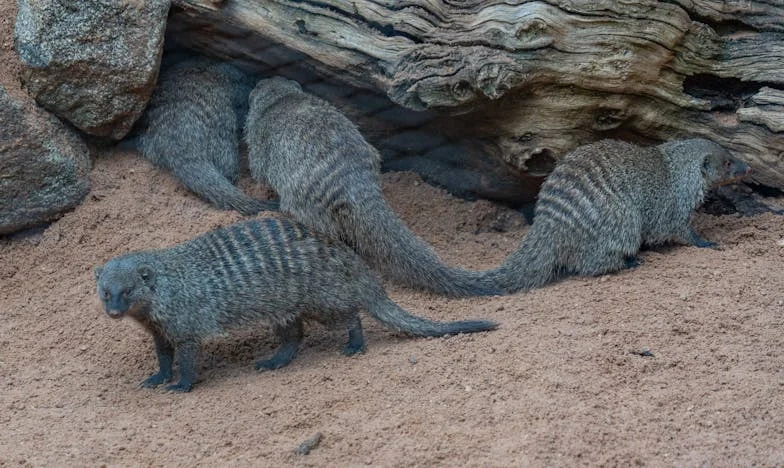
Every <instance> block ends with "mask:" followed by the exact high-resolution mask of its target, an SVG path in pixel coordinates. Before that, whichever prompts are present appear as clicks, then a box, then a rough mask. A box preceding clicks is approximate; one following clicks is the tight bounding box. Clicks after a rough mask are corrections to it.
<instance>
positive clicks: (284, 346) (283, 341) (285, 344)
mask: <svg viewBox="0 0 784 468" xmlns="http://www.w3.org/2000/svg"><path fill="white" fill-rule="evenodd" d="M275 334H277V335H278V338H279V339H280V346H278V349H276V350H275V353H273V354H272V356H270V357H269V358H267V359H260V360H258V361H256V369H257V370H262V369H266V370H275V369H280V368H281V367H285V366H287V365H288V364H289V363H290V362H291V360H292V359H294V357H295V356H296V355H297V351H299V345H300V344H301V343H302V336H303V333H302V320H301V319H296V320H294V321H293V322H291V323H289V324H287V325H285V326H280V325H278V326H276V327H275Z"/></svg>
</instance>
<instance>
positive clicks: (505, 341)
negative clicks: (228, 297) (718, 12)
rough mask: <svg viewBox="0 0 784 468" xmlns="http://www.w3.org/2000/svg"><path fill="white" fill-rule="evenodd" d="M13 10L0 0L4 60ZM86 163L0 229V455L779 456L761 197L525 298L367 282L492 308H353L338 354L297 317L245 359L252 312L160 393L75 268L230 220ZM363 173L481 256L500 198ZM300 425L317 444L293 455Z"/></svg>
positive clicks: (421, 225) (191, 199) (783, 401)
mask: <svg viewBox="0 0 784 468" xmlns="http://www.w3.org/2000/svg"><path fill="white" fill-rule="evenodd" d="M14 10H15V6H14V5H13V2H10V1H8V0H2V2H1V4H0V17H2V18H3V19H2V20H0V21H1V22H0V26H2V37H0V40H1V41H2V47H3V50H2V53H3V56H4V57H7V53H8V51H9V50H10V49H9V47H10V41H9V38H10V29H9V28H10V24H11V23H12V22H11V21H9V20H8V19H7V18H8V15H10V17H12V16H13V14H14ZM6 63H8V62H6ZM17 71H18V68H17V67H16V65H15V64H13V63H11V64H10V66H9V67H7V68H5V69H4V70H2V71H0V78H2V80H3V83H4V84H6V85H8V83H9V82H11V81H14V79H15V78H14V76H13V75H14V74H15V73H17ZM91 179H92V184H93V190H92V192H91V193H90V195H88V197H87V199H86V200H85V202H84V204H83V205H82V206H80V207H79V208H78V209H76V210H75V211H74V212H72V213H69V214H66V215H65V216H64V217H63V218H62V219H60V220H59V221H57V222H55V223H54V224H52V225H51V226H49V227H48V228H46V229H45V230H40V231H38V232H34V233H29V234H27V235H25V236H15V237H12V238H5V239H0V426H2V430H0V465H3V466H5V465H7V466H15V465H34V466H43V465H58V466H61V465H69V466H96V465H102V464H107V465H130V464H133V465H166V466H182V465H194V464H200V465H223V464H225V463H232V464H235V465H240V464H242V465H250V464H252V465H267V466H281V465H305V466H357V465H380V466H393V465H394V466H413V465H419V466H424V465H447V466H448V465H452V466H453V465H456V464H461V465H471V466H509V465H539V466H543V465H550V466H552V465H564V464H566V465H575V464H591V465H596V464H611V465H624V466H628V465H632V464H643V465H654V466H662V465H680V466H683V465H687V466H695V465H702V464H709V465H717V466H722V465H754V464H756V465H782V464H784V351H782V346H781V342H782V331H784V288H783V287H782V286H783V285H784V272H783V271H782V265H783V264H784V263H783V262H784V247H782V246H781V245H780V244H779V242H780V241H781V240H782V238H784V223H783V222H782V221H784V220H783V219H782V218H781V217H776V216H773V215H764V216H759V217H755V218H739V217H734V216H724V217H712V216H708V215H700V216H698V218H697V227H698V231H699V232H701V233H702V234H703V235H704V236H705V237H706V238H708V239H711V240H715V241H718V242H720V243H721V249H719V250H710V249H697V248H692V247H672V248H666V249H661V250H658V251H652V252H646V253H644V254H643V255H642V260H643V262H644V263H643V265H642V266H641V267H639V268H637V269H635V270H633V271H627V272H623V273H620V274H615V275H609V276H604V277H599V278H573V279H569V280H566V281H562V282H560V283H556V284H554V285H551V286H548V287H545V288H542V289H539V290H536V291H533V292H530V293H528V294H521V295H515V296H509V297H501V298H483V299H470V300H452V299H445V298H440V297H435V296H431V295H427V294H421V293H414V292H411V291H408V290H405V289H402V288H397V287H393V286H390V288H389V291H390V294H391V296H392V298H393V299H394V300H396V301H397V302H399V303H400V304H401V305H403V306H404V307H405V308H407V309H408V310H410V311H412V312H414V313H416V314H420V315H425V316H428V317H431V318H435V319H441V320H454V319H461V318H491V319H493V320H497V321H499V322H500V323H501V328H500V329H498V330H497V331H494V332H490V333H483V334H476V335H469V336H456V337H448V338H443V339H413V338H408V337H404V336H400V335H396V334H393V333H391V332H389V331H387V330H385V329H383V328H382V327H380V326H379V325H378V324H376V323H375V322H373V321H372V320H371V319H369V318H366V319H365V324H366V335H367V341H368V350H367V352H366V353H365V354H364V355H360V356H356V357H352V358H346V357H343V356H342V355H340V353H339V350H340V347H341V346H342V344H343V342H344V340H345V336H344V334H342V333H334V332H330V331H326V330H324V329H322V328H320V327H318V326H312V327H309V328H308V329H307V338H306V341H305V345H304V347H303V349H302V352H301V354H300V355H299V357H298V358H297V359H296V360H295V361H294V362H293V363H292V364H291V365H290V366H289V367H287V368H284V369H281V370H278V371H274V372H264V373H260V372H257V371H255V370H254V369H253V361H254V359H256V358H258V357H260V356H263V355H266V354H268V353H270V352H271V351H272V350H273V349H274V347H275V346H276V342H275V339H274V338H273V336H272V335H271V333H270V332H269V330H268V329H266V328H264V327H262V328H259V329H258V330H250V331H247V332H244V333H241V334H237V335H234V336H232V337H230V338H228V339H225V340H221V341H216V342H214V343H211V344H209V345H208V346H207V347H206V350H205V353H204V356H203V359H202V362H201V365H200V373H201V374H200V377H201V381H200V383H199V384H198V385H197V386H196V387H195V389H194V391H193V392H191V393H189V394H182V395H180V394H167V393H164V392H163V391H162V390H146V389H139V388H137V384H138V383H139V382H140V381H141V380H142V379H144V378H145V377H146V376H147V375H148V374H150V373H152V372H153V371H154V370H155V368H156V360H155V356H154V353H153V349H152V342H151V339H150V337H149V336H148V335H147V334H146V333H145V332H144V331H143V330H142V329H141V328H140V327H138V326H137V325H136V324H134V323H133V322H132V321H130V320H124V321H119V322H118V321H114V320H111V319H109V318H107V317H105V316H104V315H103V312H102V311H101V310H100V309H99V307H98V300H97V297H96V294H95V284H94V279H93V272H92V269H93V267H94V266H96V265H98V264H100V263H103V262H104V261H106V260H108V259H109V258H110V257H112V256H114V255H118V254H121V253H124V252H126V251H129V250H134V249H146V248H157V247H165V246H169V245H172V244H174V243H176V242H180V241H183V240H186V239H188V238H190V237H192V236H194V235H196V234H198V233H201V232H204V231H207V230H209V229H211V228H214V227H217V226H220V225H225V224H228V223H231V222H233V221H235V220H238V219H240V216H239V215H238V214H236V213H231V212H219V211H216V210H214V209H212V208H210V207H209V206H208V205H206V204H205V203H203V202H201V201H200V200H198V199H197V198H196V197H195V196H193V195H191V194H190V193H188V192H187V191H186V190H185V189H184V188H182V187H181V186H180V185H179V184H178V183H177V182H176V181H174V180H173V179H172V178H171V177H170V176H169V175H168V174H165V173H163V172H161V171H158V170H156V169H154V168H153V167H151V166H150V165H149V164H147V163H146V162H144V161H143V160H141V159H140V158H139V157H138V156H136V155H135V154H133V153H114V152H106V153H102V154H99V155H98V159H97V160H96V164H95V169H94V170H93V172H92V174H91ZM246 188H247V189H248V190H250V191H255V193H261V192H260V191H259V190H258V189H257V188H255V187H251V186H249V184H247V182H246ZM384 189H385V194H386V195H387V197H388V199H389V201H390V204H391V205H392V206H393V208H394V209H395V210H396V211H397V212H398V213H399V214H400V215H401V216H402V217H403V219H404V220H405V221H406V222H407V223H408V225H409V226H410V227H411V228H412V229H413V230H414V231H416V232H417V233H418V234H420V235H421V236H422V237H423V238H424V239H425V240H427V241H428V242H430V243H431V244H432V245H433V246H434V248H435V249H436V250H437V251H438V252H439V254H440V255H441V256H442V258H443V259H444V260H445V261H447V262H450V263H453V264H456V265H461V266H464V267H469V268H476V269H481V268H489V267H492V266H494V265H496V264H498V263H499V262H500V261H501V260H502V259H503V258H504V256H505V255H507V254H508V253H509V252H511V251H512V250H513V249H514V248H515V247H516V246H517V244H518V242H519V241H520V239H521V238H522V237H523V235H524V233H525V226H524V225H523V224H522V222H520V221H519V220H518V219H517V215H516V214H514V213H512V212H509V211H507V210H504V209H501V208H498V207H496V206H494V205H492V204H490V203H488V202H475V203H468V202H463V201H460V200H457V199H454V198H452V197H450V196H448V195H447V194H445V193H444V192H443V191H441V190H438V189H435V188H433V187H431V186H428V185H426V184H423V183H421V181H420V180H419V178H418V177H417V176H415V175H412V174H402V173H399V174H387V175H385V176H384ZM510 220H512V222H510ZM500 225H504V226H511V229H509V230H508V231H506V232H499V231H498V230H496V229H495V228H496V227H498V226H500ZM646 350H648V351H650V353H651V354H652V356H642V355H640V353H642V352H643V351H646ZM316 432H321V433H322V434H323V439H322V441H321V444H320V446H318V447H317V448H315V449H314V450H313V451H312V452H311V453H310V454H309V455H307V456H302V455H295V454H294V452H293V450H294V449H295V447H297V445H299V443H300V442H302V441H303V440H305V439H307V438H309V437H311V436H313V434H315V433H316Z"/></svg>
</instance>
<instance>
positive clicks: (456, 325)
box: [446, 320, 498, 335]
mask: <svg viewBox="0 0 784 468" xmlns="http://www.w3.org/2000/svg"><path fill="white" fill-rule="evenodd" d="M496 328H498V323H496V322H493V321H490V320H462V321H459V322H451V323H449V327H448V331H447V332H446V333H447V334H450V335H456V334H458V333H477V332H483V331H490V330H495V329H496Z"/></svg>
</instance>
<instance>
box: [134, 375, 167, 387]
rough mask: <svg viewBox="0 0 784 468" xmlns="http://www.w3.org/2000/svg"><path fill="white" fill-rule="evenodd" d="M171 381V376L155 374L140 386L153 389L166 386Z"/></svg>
mask: <svg viewBox="0 0 784 468" xmlns="http://www.w3.org/2000/svg"><path fill="white" fill-rule="evenodd" d="M170 380H171V375H166V374H161V373H160V372H158V373H157V374H153V375H151V376H149V377H147V378H146V379H145V380H144V381H143V382H142V383H140V384H139V387H141V388H153V387H157V386H158V385H162V384H165V383H166V382H168V381H170Z"/></svg>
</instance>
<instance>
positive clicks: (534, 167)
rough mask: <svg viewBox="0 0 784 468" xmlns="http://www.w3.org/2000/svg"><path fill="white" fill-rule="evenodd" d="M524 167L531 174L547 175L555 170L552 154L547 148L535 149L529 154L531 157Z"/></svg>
mask: <svg viewBox="0 0 784 468" xmlns="http://www.w3.org/2000/svg"><path fill="white" fill-rule="evenodd" d="M525 167H526V169H528V172H529V173H531V174H549V173H551V172H553V168H555V158H554V157H553V152H552V151H550V150H549V149H547V148H537V149H535V150H534V151H532V152H531V157H530V158H529V159H528V161H526V162H525Z"/></svg>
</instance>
